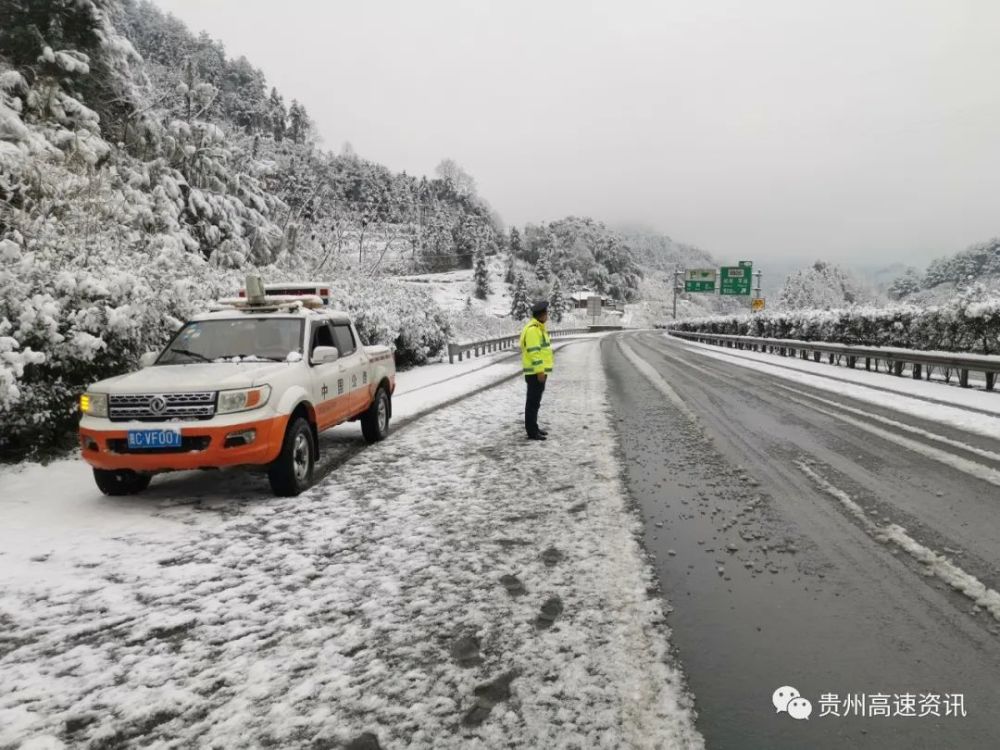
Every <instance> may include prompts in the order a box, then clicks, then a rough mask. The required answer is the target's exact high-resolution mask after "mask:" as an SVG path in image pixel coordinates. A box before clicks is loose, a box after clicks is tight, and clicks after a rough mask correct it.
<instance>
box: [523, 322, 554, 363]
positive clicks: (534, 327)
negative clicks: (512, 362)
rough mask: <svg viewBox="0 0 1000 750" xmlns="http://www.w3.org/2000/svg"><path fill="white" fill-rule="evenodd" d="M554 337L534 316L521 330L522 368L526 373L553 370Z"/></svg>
mask: <svg viewBox="0 0 1000 750" xmlns="http://www.w3.org/2000/svg"><path fill="white" fill-rule="evenodd" d="M552 365H553V356H552V339H550V338H549V332H548V331H547V330H546V329H545V324H544V323H540V322H538V321H537V320H535V319H534V318H532V319H531V320H530V321H528V325H526V326H525V327H524V330H522V331H521V368H522V370H523V371H524V374H525V375H537V374H538V373H540V372H552Z"/></svg>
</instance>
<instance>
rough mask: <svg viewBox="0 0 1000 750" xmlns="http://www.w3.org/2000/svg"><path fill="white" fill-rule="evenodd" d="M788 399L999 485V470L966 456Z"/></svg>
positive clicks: (812, 405)
mask: <svg viewBox="0 0 1000 750" xmlns="http://www.w3.org/2000/svg"><path fill="white" fill-rule="evenodd" d="M788 400H789V401H792V402H794V403H796V404H798V405H799V406H804V407H806V408H807V409H812V410H813V411H818V412H819V413H820V414H826V415H827V416H828V417H833V418H834V419H839V420H840V421H842V422H846V423H847V424H849V425H853V426H854V427H857V428H858V429H861V430H864V431H865V432H870V433H871V434H872V435H876V436H878V437H880V438H883V439H884V440H889V441H892V442H893V443H896V445H899V446H902V447H903V448H907V449H909V450H911V451H913V452H914V453H919V454H920V455H921V456H925V457H926V458H930V459H933V460H934V461H937V462H939V463H942V464H945V465H946V466H950V467H951V468H953V469H957V470H958V471H961V472H963V473H965V474H968V475H969V476H971V477H974V478H976V479H981V480H982V481H984V482H989V483H990V484H992V485H995V486H997V487H1000V471H997V470H996V469H991V468H990V467H988V466H983V465H982V464H977V463H976V462H975V461H970V460H969V459H967V458H962V457H961V456H956V455H954V454H953V453H948V452H946V451H943V450H940V449H939V448H934V447H933V446H930V445H925V444H924V443H920V442H917V441H916V440H910V439H909V438H905V437H903V436H902V435H897V434H895V433H893V432H889V431H888V430H883V429H882V428H881V427H875V426H874V425H870V424H866V423H864V422H862V421H860V420H857V419H854V418H853V417H849V416H847V415H846V414H840V413H838V412H834V411H830V410H829V409H824V408H822V407H820V406H816V405H815V404H810V403H809V402H807V401H803V400H802V399H798V398H795V397H794V396H789V397H788ZM866 417H871V415H870V414H868V415H866Z"/></svg>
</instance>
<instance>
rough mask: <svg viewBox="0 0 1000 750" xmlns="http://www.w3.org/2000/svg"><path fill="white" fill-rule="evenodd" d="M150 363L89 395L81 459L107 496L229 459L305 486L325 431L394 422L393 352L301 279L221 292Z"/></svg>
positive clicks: (288, 489) (293, 488) (377, 428)
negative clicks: (282, 291) (235, 294)
mask: <svg viewBox="0 0 1000 750" xmlns="http://www.w3.org/2000/svg"><path fill="white" fill-rule="evenodd" d="M249 286H250V284H249V283H248V287H249ZM141 364H142V365H143V368H142V369H141V370H138V371H137V372H132V373H128V374H126V375H121V376H118V377H113V378H108V379H106V380H102V381H100V382H99V383H94V384H93V385H92V386H91V387H90V388H89V389H87V392H86V393H84V394H83V395H82V396H81V397H80V412H81V419H80V446H81V450H82V454H83V458H84V460H86V461H87V463H89V464H90V465H91V466H92V467H93V470H94V479H95V480H96V482H97V486H98V487H99V488H100V489H101V491H102V492H104V493H105V494H108V495H127V494H134V493H137V492H141V491H142V490H144V489H146V487H148V486H149V482H150V479H151V478H152V476H153V475H154V474H158V473H161V472H167V471H179V470H188V469H214V468H222V467H229V466H251V467H253V466H255V467H262V468H266V470H267V474H268V477H269V479H270V482H271V488H272V489H273V490H274V492H275V493H276V494H278V495H284V496H290V495H297V494H299V493H300V492H302V491H303V490H304V489H306V488H307V487H309V486H310V484H311V483H312V479H313V468H314V466H315V462H316V459H317V458H318V456H319V453H318V451H319V433H321V432H322V431H323V430H326V429H329V428H331V427H333V426H335V425H338V424H341V423H343V422H347V421H360V422H361V431H362V433H363V435H364V438H365V440H367V441H368V442H370V443H371V442H376V441H379V440H382V439H383V438H384V437H385V436H386V434H387V433H388V431H389V419H390V418H391V417H392V393H393V391H394V390H395V387H396V367H395V361H394V357H393V354H392V351H391V350H390V349H389V347H386V346H364V345H363V344H362V343H361V341H360V339H359V337H358V332H357V329H356V328H355V326H354V324H353V323H352V322H351V320H350V317H349V316H348V315H347V314H346V313H342V312H336V311H334V310H332V309H330V307H329V306H328V305H327V304H326V302H325V301H324V300H322V299H320V297H319V296H314V295H305V294H302V293H301V290H296V292H295V293H294V294H293V295H282V296H276V295H272V296H266V294H265V292H264V289H263V286H262V285H261V286H260V287H259V291H258V292H257V294H256V295H253V296H249V297H248V296H247V295H246V294H245V293H243V295H242V296H241V298H240V299H233V300H225V301H221V302H220V303H219V304H217V305H216V306H215V308H214V309H213V310H212V311H210V312H206V313H203V314H200V315H197V316H196V317H194V318H192V319H191V320H190V321H188V322H187V323H186V324H185V325H184V326H183V327H182V328H181V329H180V330H179V331H178V332H177V333H176V334H175V336H174V337H173V339H172V340H171V341H170V343H169V344H168V345H167V347H166V348H165V349H164V350H163V351H162V352H159V353H155V352H150V353H147V354H145V355H143V357H142V360H141Z"/></svg>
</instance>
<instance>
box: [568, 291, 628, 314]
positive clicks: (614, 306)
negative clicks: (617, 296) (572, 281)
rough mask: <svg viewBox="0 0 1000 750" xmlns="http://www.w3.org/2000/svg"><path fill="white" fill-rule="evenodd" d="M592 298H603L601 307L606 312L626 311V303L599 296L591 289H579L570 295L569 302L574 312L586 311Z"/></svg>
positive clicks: (602, 295)
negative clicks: (588, 301)
mask: <svg viewBox="0 0 1000 750" xmlns="http://www.w3.org/2000/svg"><path fill="white" fill-rule="evenodd" d="M591 297H600V298H601V307H602V308H604V310H606V311H613V310H619V311H623V310H624V309H625V303H624V302H619V301H617V300H614V299H612V298H611V297H608V296H607V295H604V294H599V293H598V292H594V291H591V290H590V289H577V290H576V291H574V292H571V293H570V294H569V302H570V304H571V306H572V307H573V309H574V310H586V309H587V300H588V299H590V298H591Z"/></svg>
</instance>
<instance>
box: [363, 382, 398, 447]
mask: <svg viewBox="0 0 1000 750" xmlns="http://www.w3.org/2000/svg"><path fill="white" fill-rule="evenodd" d="M390 409H391V407H390V404H389V392H388V391H387V390H386V389H385V386H382V385H380V386H379V388H378V390H377V391H375V398H374V399H372V403H371V406H369V407H368V411H366V412H365V413H364V414H362V415H361V434H362V435H364V436H365V440H366V441H368V442H369V443H377V442H378V441H379V440H383V439H385V436H386V435H388V434H389V414H390Z"/></svg>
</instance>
